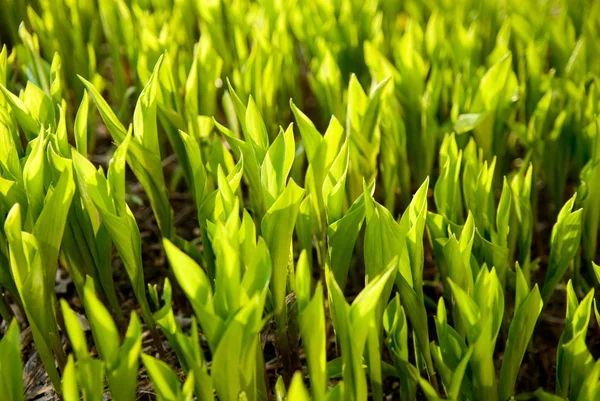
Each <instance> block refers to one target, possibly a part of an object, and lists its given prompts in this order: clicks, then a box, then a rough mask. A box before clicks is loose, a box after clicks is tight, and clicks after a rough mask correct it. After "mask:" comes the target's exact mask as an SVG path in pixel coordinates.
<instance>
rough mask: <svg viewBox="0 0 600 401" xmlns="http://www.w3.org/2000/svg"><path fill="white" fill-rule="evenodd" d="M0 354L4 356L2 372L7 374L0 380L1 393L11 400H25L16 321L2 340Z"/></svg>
mask: <svg viewBox="0 0 600 401" xmlns="http://www.w3.org/2000/svg"><path fill="white" fill-rule="evenodd" d="M0 354H1V355H2V360H1V361H0V368H1V369H2V372H6V373H5V374H3V375H2V378H1V379H0V392H2V394H4V395H5V396H6V397H7V399H9V400H15V401H19V400H24V398H23V379H22V378H21V371H22V370H23V362H21V346H20V336H19V324H18V323H17V321H16V320H15V319H13V321H12V322H11V324H10V327H9V328H8V330H7V332H6V334H5V335H4V337H3V338H2V340H0Z"/></svg>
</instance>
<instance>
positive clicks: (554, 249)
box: [542, 195, 582, 305]
mask: <svg viewBox="0 0 600 401" xmlns="http://www.w3.org/2000/svg"><path fill="white" fill-rule="evenodd" d="M576 196H577V195H574V196H573V197H572V198H571V199H570V200H568V201H567V203H565V205H564V206H563V207H562V209H561V210H560V213H559V214H558V217H557V220H556V224H555V225H554V227H553V228H552V239H551V241H552V242H551V246H550V261H549V263H548V271H547V273H546V278H545V279H544V285H543V286H542V300H543V301H544V305H545V304H546V303H547V302H548V301H549V300H550V296H551V295H552V292H553V291H554V288H555V287H556V284H558V282H559V281H560V280H561V279H562V277H563V275H564V274H565V272H566V271H567V268H568V267H569V265H570V264H571V262H572V260H573V259H574V257H575V254H576V253H577V249H578V248H579V244H580V239H581V218H582V209H579V210H576V211H574V212H573V205H574V204H575V198H576Z"/></svg>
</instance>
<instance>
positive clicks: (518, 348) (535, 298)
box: [498, 279, 542, 400]
mask: <svg viewBox="0 0 600 401" xmlns="http://www.w3.org/2000/svg"><path fill="white" fill-rule="evenodd" d="M517 280H518V279H517ZM541 312H542V298H541V296H540V292H539V290H538V287H537V285H536V286H535V287H534V288H533V290H532V291H531V292H530V293H529V295H527V297H526V298H525V299H523V300H522V302H521V303H520V305H519V306H518V307H517V309H515V316H514V317H513V320H512V321H511V323H510V327H509V332H508V339H507V342H506V350H505V351H504V357H503V358H502V368H501V369H500V380H499V382H498V398H499V399H500V400H508V399H509V398H510V397H511V396H512V395H513V392H514V388H515V383H516V381H517V376H518V374H519V367H520V366H521V362H522V360H523V356H524V355H525V351H526V350H527V344H529V341H530V339H531V335H532V334H533V330H534V329H535V324H536V322H537V319H538V317H539V315H540V313H541Z"/></svg>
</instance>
